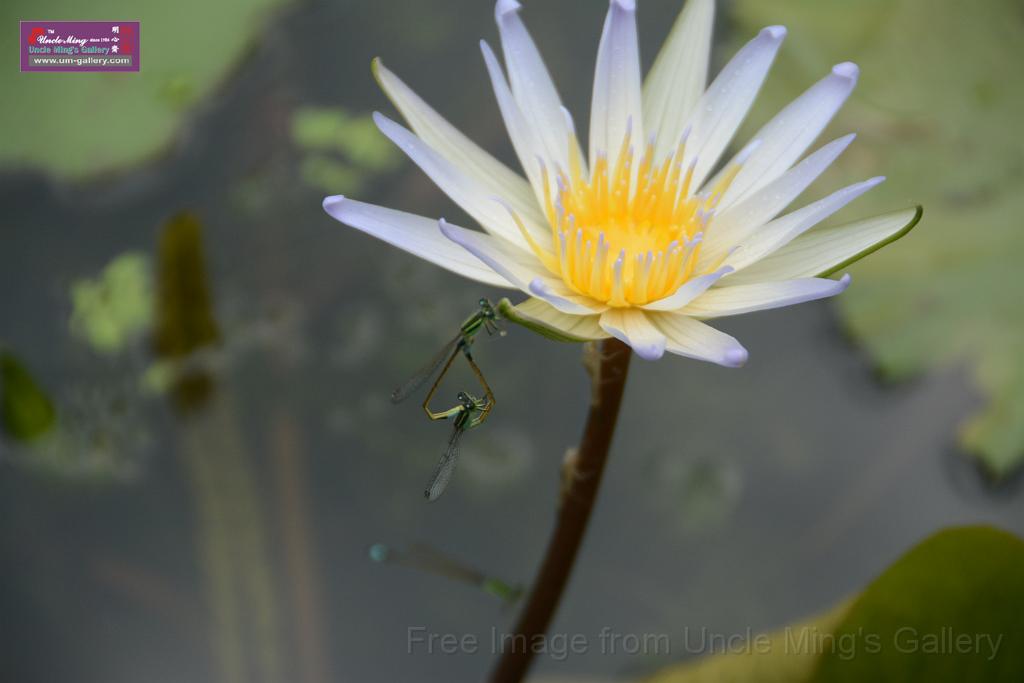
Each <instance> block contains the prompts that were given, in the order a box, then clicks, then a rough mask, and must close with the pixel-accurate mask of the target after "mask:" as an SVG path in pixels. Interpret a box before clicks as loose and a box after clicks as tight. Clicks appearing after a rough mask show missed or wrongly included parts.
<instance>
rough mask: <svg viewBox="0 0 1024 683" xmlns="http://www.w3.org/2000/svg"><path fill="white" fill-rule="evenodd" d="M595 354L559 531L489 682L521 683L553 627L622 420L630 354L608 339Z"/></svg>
mask: <svg viewBox="0 0 1024 683" xmlns="http://www.w3.org/2000/svg"><path fill="white" fill-rule="evenodd" d="M597 356H598V357H597V358H594V359H593V360H592V361H591V362H590V363H589V364H588V370H589V371H590V375H591V384H592V393H591V402H590V412H589V414H588V415H587V424H586V427H585V428H584V430H583V439H582V440H581V441H580V445H579V448H578V449H576V451H575V453H574V454H571V455H570V457H569V458H568V460H567V463H566V467H565V468H564V469H563V479H564V480H563V486H562V497H561V503H560V505H559V509H558V519H557V521H556V523H555V530H554V533H553V534H552V536H551V540H550V541H548V547H547V551H546V552H545V554H544V562H543V564H542V565H541V568H540V572H539V573H538V574H537V578H536V580H535V581H534V584H533V588H532V589H531V591H530V595H529V597H528V598H527V600H526V605H525V607H524V608H523V612H522V614H521V615H520V617H519V622H518V623H517V624H516V627H515V631H514V634H513V635H512V636H511V637H510V638H509V639H507V640H506V641H505V642H504V643H503V647H502V650H503V651H502V655H501V659H500V660H499V661H498V665H497V667H496V668H495V669H494V671H493V673H492V675H491V679H490V681H491V683H520V682H521V681H522V680H523V678H524V677H525V676H526V672H527V670H528V669H529V668H530V664H531V663H532V662H533V657H534V654H535V651H536V650H538V649H540V648H537V647H535V646H534V645H535V643H536V642H537V641H538V639H539V638H542V637H543V636H544V635H545V634H546V633H547V630H548V627H549V626H550V625H551V620H552V619H553V618H554V615H555V611H556V610H557V609H558V603H559V602H560V601H561V599H562V593H563V592H564V591H565V586H566V584H567V583H568V582H569V574H570V573H571V572H572V568H573V565H574V563H575V561H576V553H577V551H578V550H579V548H580V544H581V543H582V541H583V534H584V533H585V532H586V530H587V523H588V522H589V521H590V512H591V510H592V509H593V507H594V500H595V499H596V498H597V490H598V488H599V487H600V485H601V475H602V473H603V472H604V464H605V461H606V460H607V458H608V448H609V446H610V445H611V441H612V435H613V434H614V432H615V423H616V421H617V420H618V416H619V405H620V404H621V403H622V392H623V389H624V388H625V386H626V375H627V373H628V371H629V359H630V356H631V350H630V348H629V347H628V346H626V345H625V344H623V343H622V342H620V341H619V340H617V339H607V340H605V341H604V342H602V343H601V346H600V348H599V351H598V354H597Z"/></svg>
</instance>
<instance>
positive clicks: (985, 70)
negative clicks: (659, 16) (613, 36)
mask: <svg viewBox="0 0 1024 683" xmlns="http://www.w3.org/2000/svg"><path fill="white" fill-rule="evenodd" d="M732 12H733V14H732V16H733V18H734V19H735V21H736V22H737V24H738V27H737V30H736V32H735V33H736V37H737V40H744V39H746V38H749V37H750V36H752V35H753V34H754V32H755V31H756V30H757V29H758V28H760V27H762V26H766V25H769V24H785V25H786V26H787V27H788V28H789V29H790V32H789V36H788V38H787V40H786V44H785V45H784V46H783V49H782V51H781V52H780V54H779V57H778V63H777V65H776V67H775V69H774V70H773V75H772V76H771V77H770V78H769V81H768V83H767V84H766V87H765V92H764V94H763V95H762V97H761V98H760V102H759V108H758V109H757V110H756V111H755V113H754V115H752V116H751V119H750V124H749V125H748V128H747V132H748V133H752V132H753V131H754V130H755V129H756V126H758V125H760V123H761V122H763V121H765V120H766V118H767V117H768V116H769V115H771V114H772V113H774V112H775V111H778V109H780V108H781V107H782V106H784V104H785V103H786V102H788V101H789V100H791V99H792V98H793V97H795V96H796V95H797V94H799V93H800V92H801V91H802V90H803V89H805V88H807V87H808V86H810V84H811V83H812V82H814V81H815V80H816V79H817V78H820V77H822V76H824V75H825V74H826V73H827V69H828V67H829V65H831V64H835V63H837V62H840V61H845V60H852V61H855V62H857V63H858V64H860V66H861V68H862V72H861V80H860V84H859V85H858V87H857V90H856V91H855V92H854V94H853V96H852V97H851V99H850V101H849V102H848V103H847V105H846V106H845V107H844V109H843V110H842V111H841V112H840V114H839V115H838V117H837V122H836V123H834V124H833V126H832V131H834V133H835V135H839V134H844V133H847V132H850V131H856V132H857V133H858V134H859V139H858V140H857V142H856V143H855V144H854V145H853V146H852V147H851V148H850V150H848V151H847V152H846V154H845V155H844V156H843V157H842V158H840V160H839V163H838V171H837V172H835V173H833V174H832V175H831V182H825V183H822V184H821V185H820V186H821V187H826V186H828V187H834V186H835V185H836V184H838V183H839V182H842V181H852V180H854V179H857V180H860V179H863V178H866V177H869V176H872V175H876V174H884V175H887V176H888V181H887V182H886V183H884V184H883V185H882V186H881V187H880V188H878V189H877V190H874V191H873V192H871V193H870V194H869V195H867V196H866V197H865V198H864V199H862V200H860V201H859V202H858V203H857V205H856V208H853V209H851V210H850V212H847V213H845V216H850V217H853V216H854V215H867V214H871V213H876V212H877V213H881V212H884V211H890V210H893V209H897V208H900V207H904V206H908V205H911V204H917V203H921V204H924V205H925V218H924V221H923V223H922V225H921V226H920V227H919V228H918V229H917V230H915V231H914V233H913V234H912V235H910V236H908V237H907V238H906V239H905V240H903V241H901V242H899V243H898V244H895V245H892V246H889V247H887V248H886V249H883V250H882V251H881V252H879V253H878V254H874V255H872V256H871V257H870V258H868V259H865V260H864V261H862V262H861V263H858V264H857V265H856V266H855V267H854V268H853V271H854V286H853V287H851V288H850V290H849V291H848V292H847V293H846V294H844V295H843V296H842V297H839V300H838V305H839V307H840V310H841V312H842V315H843V318H844V320H845V322H846V324H847V325H848V327H849V330H850V332H851V334H852V335H853V336H854V337H856V338H857V339H858V340H859V341H861V342H862V343H863V344H864V346H865V347H866V348H867V350H868V351H869V352H870V354H871V356H872V357H873V358H874V359H875V361H876V362H877V363H878V366H879V369H880V371H881V373H882V375H883V376H884V377H886V378H889V379H902V378H906V377H909V376H913V375H916V374H919V373H921V372H924V371H926V370H928V369H931V368H936V367H942V366H947V365H950V364H957V363H964V362H966V363H967V364H968V365H969V367H970V368H971V369H972V372H973V378H974V380H975V382H976V384H977V387H978V389H979V390H980V391H981V393H983V395H984V396H985V397H986V401H985V405H984V407H983V408H982V409H981V410H980V411H979V412H978V413H977V414H976V415H974V416H973V417H971V418H970V419H969V421H968V422H967V423H966V424H965V425H963V427H962V429H961V431H960V440H961V443H962V445H963V446H964V447H965V448H966V449H967V450H969V451H970V452H971V453H973V454H976V455H977V456H978V457H979V458H980V460H981V462H982V463H983V464H984V466H985V468H986V469H987V471H988V472H990V473H991V474H992V475H993V476H994V477H997V478H998V477H1004V476H1006V475H1008V474H1009V473H1010V472H1011V471H1012V470H1013V469H1014V468H1016V467H1018V466H1019V465H1020V464H1021V462H1022V460H1024V353H1021V349H1022V348H1024V307H1022V306H1021V303H1020V257H1021V254H1022V250H1024V231H1022V230H1021V228H1020V222H1021V218H1020V217H1021V215H1024V192H1022V191H1021V190H1022V182H1024V137H1022V136H1021V134H1020V117H1021V111H1024V80H1022V79H1021V78H1020V65H1021V64H1022V63H1024V10H1022V8H1021V5H1020V2H1018V1H1017V0H991V1H989V2H961V1H960V0H858V1H857V2H852V1H850V0H817V1H815V2H810V1H809V0H777V1H776V2H771V3H766V2H760V1H758V0H737V2H736V3H735V4H734V5H732ZM852 212H855V214H854V213H852Z"/></svg>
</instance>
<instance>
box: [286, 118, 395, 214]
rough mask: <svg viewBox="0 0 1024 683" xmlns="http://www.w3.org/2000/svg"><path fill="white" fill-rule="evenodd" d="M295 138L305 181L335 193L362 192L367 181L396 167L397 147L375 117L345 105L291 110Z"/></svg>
mask: <svg viewBox="0 0 1024 683" xmlns="http://www.w3.org/2000/svg"><path fill="white" fill-rule="evenodd" d="M291 136H292V142H293V143H294V144H295V146H296V147H298V148H299V150H301V151H302V153H303V160H302V165H301V171H302V178H303V180H304V181H305V183H306V184H307V185H309V186H311V187H314V188H316V189H318V190H323V191H324V192H330V193H332V194H339V193H340V194H353V193H358V192H360V191H361V190H362V189H363V187H365V185H366V181H367V180H368V179H370V178H372V177H374V176H376V175H378V174H380V173H383V172H385V171H389V170H391V169H393V168H395V167H396V166H397V164H398V161H399V158H400V157H399V154H398V150H397V149H396V148H395V146H394V145H392V144H391V142H390V141H388V139H387V138H385V137H384V136H383V135H382V134H381V132H380V131H379V130H377V126H376V124H374V122H373V118H372V117H370V116H355V115H353V114H350V113H349V112H347V111H346V110H345V109H344V108H343V107H302V108H299V109H296V110H295V112H294V113H293V114H292V121H291Z"/></svg>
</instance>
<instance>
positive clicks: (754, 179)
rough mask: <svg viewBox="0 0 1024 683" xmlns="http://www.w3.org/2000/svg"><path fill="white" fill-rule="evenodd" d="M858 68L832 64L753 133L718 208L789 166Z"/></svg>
mask: <svg viewBox="0 0 1024 683" xmlns="http://www.w3.org/2000/svg"><path fill="white" fill-rule="evenodd" d="M858 73H859V70H858V68H857V65H856V64H854V63H852V62H843V63H842V64H837V65H836V66H834V67H832V73H831V74H829V75H828V76H826V77H825V78H823V79H822V80H820V81H818V82H817V83H816V84H814V85H813V86H811V87H810V88H809V89H808V90H807V91H806V92H804V94H802V95H801V96H800V97H798V98H797V99H795V100H794V101H793V102H792V103H790V104H789V106H787V107H786V108H785V109H783V110H782V111H781V112H779V114H778V115H776V116H775V118H773V119H772V120H771V121H769V122H768V123H767V124H766V125H765V126H764V128H762V129H761V130H760V131H759V132H758V133H757V135H755V136H754V137H755V138H757V139H759V140H761V146H760V147H759V148H758V149H757V151H755V152H754V153H753V154H752V155H751V156H750V158H749V159H747V161H746V163H744V164H743V168H742V169H740V172H739V173H738V174H737V175H736V178H735V179H734V180H733V181H732V183H731V184H730V185H729V189H728V191H727V192H726V193H725V195H724V196H723V197H722V201H721V203H720V204H719V210H723V209H725V208H727V207H729V206H731V205H732V204H733V203H735V202H737V201H740V200H742V199H743V198H744V197H746V196H749V195H750V194H751V193H752V192H756V191H757V190H758V189H760V188H762V187H764V186H765V185H767V184H768V183H770V182H772V181H773V180H774V179H776V178H778V177H779V176H780V175H781V174H782V173H783V172H785V171H786V169H788V168H789V167H790V166H792V165H793V164H794V163H795V162H796V160H797V159H799V158H800V157H801V156H802V155H803V153H804V152H805V151H807V148H808V147H810V146H811V143H812V142H814V140H815V139H816V138H817V137H818V135H820V134H821V131H823V130H824V129H825V126H827V125H828V122H829V121H831V120H832V117H833V116H835V113H836V112H837V111H839V108H840V107H841V106H843V102H845V101H846V98H847V97H848V96H849V95H850V93H851V92H852V91H853V88H854V86H855V85H856V84H857V75H858Z"/></svg>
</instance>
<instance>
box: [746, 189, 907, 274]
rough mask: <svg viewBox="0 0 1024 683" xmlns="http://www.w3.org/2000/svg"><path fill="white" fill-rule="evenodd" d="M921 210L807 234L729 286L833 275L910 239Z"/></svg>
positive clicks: (760, 262) (874, 218)
mask: <svg viewBox="0 0 1024 683" xmlns="http://www.w3.org/2000/svg"><path fill="white" fill-rule="evenodd" d="M921 214H922V210H921V207H916V208H913V209H905V210H903V211H896V212H893V213H889V214H885V215H883V216H875V217H873V218H867V219H865V220H861V221H857V222H855V223H847V224H846V225H840V226H837V227H834V228H824V229H816V230H811V231H810V232H807V233H805V234H803V235H801V236H800V237H797V238H796V239H795V240H793V241H792V242H790V243H789V244H787V245H786V246H785V247H783V248H781V249H779V250H778V251H776V252H775V253H774V254H772V255H771V256H768V257H767V258H765V259H763V260H761V261H758V262H757V263H755V264H754V265H752V266H750V267H749V268H745V269H744V270H743V271H742V272H740V273H736V274H735V275H730V276H729V284H730V285H732V284H734V283H735V284H748V283H752V282H768V281H772V280H789V279H792V278H801V277H814V276H819V277H821V276H825V275H831V274H832V273H834V272H836V271H838V270H841V269H843V268H846V267H847V266H849V265H850V264H851V263H854V262H856V261H859V260H860V259H861V258H863V257H864V256H866V255H868V254H870V253H872V252H873V251H876V250H878V249H881V248H882V247H884V246H885V245H887V244H889V243H890V242H894V241H896V240H898V239H899V238H901V237H903V236H904V235H906V234H907V233H908V232H910V230H911V229H912V228H913V227H914V226H915V225H917V222H918V221H919V220H920V219H921Z"/></svg>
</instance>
